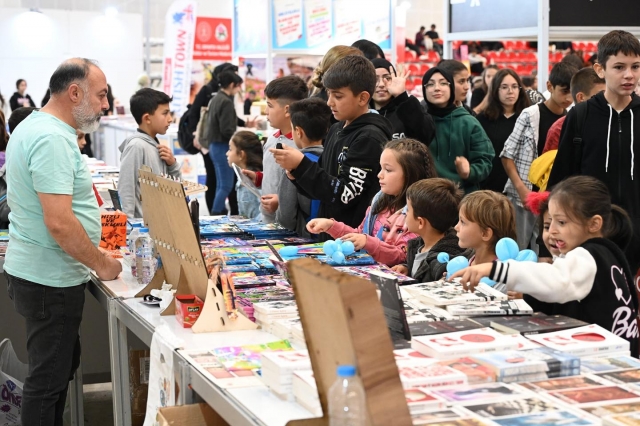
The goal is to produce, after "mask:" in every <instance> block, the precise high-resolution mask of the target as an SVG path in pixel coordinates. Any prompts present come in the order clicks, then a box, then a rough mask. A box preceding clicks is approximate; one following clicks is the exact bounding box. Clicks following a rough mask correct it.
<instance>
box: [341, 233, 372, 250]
mask: <svg viewBox="0 0 640 426" xmlns="http://www.w3.org/2000/svg"><path fill="white" fill-rule="evenodd" d="M340 238H342V241H351V242H352V243H353V248H354V249H355V250H356V251H357V250H362V249H363V248H364V246H365V244H367V235H366V234H355V233H351V234H347V235H343V236H342V237H340Z"/></svg>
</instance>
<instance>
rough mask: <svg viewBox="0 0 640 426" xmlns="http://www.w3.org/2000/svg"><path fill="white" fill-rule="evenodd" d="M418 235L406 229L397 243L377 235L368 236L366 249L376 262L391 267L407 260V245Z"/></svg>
mask: <svg viewBox="0 0 640 426" xmlns="http://www.w3.org/2000/svg"><path fill="white" fill-rule="evenodd" d="M416 237H417V235H416V234H414V233H412V232H408V231H405V232H403V233H402V234H401V235H399V236H398V239H397V240H396V242H395V244H390V243H387V242H385V241H381V240H379V239H378V238H376V237H370V236H367V242H366V244H365V245H364V249H365V250H366V251H367V253H369V254H370V255H371V257H373V259H374V260H375V261H376V262H380V263H384V264H385V265H387V266H389V267H393V266H396V265H399V264H401V263H405V262H406V261H407V245H408V243H409V240H412V239H414V238H416Z"/></svg>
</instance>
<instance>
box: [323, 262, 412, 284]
mask: <svg viewBox="0 0 640 426" xmlns="http://www.w3.org/2000/svg"><path fill="white" fill-rule="evenodd" d="M335 268H336V270H338V271H340V272H344V273H345V274H349V275H353V276H356V277H360V278H364V279H365V280H370V279H371V278H370V276H371V272H383V273H385V274H389V275H393V276H394V277H396V278H397V279H398V284H400V285H408V284H415V283H416V280H415V279H414V278H411V277H408V276H406V275H402V274H399V273H397V272H395V271H394V270H392V269H391V268H389V267H388V266H387V265H384V264H382V263H378V264H375V265H363V266H336V267H335Z"/></svg>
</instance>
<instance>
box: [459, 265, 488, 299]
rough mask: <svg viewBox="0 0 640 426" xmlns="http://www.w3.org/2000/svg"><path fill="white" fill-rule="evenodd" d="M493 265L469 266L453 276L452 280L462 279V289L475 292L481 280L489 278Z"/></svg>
mask: <svg viewBox="0 0 640 426" xmlns="http://www.w3.org/2000/svg"><path fill="white" fill-rule="evenodd" d="M492 267H493V263H482V264H480V265H474V266H469V267H468V268H464V269H463V270H461V271H458V272H456V273H455V274H453V275H452V276H451V278H450V279H451V280H452V279H454V278H460V283H461V284H462V287H463V288H464V289H465V290H467V291H470V292H471V291H474V290H475V289H476V287H477V286H478V284H479V283H480V280H481V279H482V278H484V277H488V276H489V274H490V273H491V268H492Z"/></svg>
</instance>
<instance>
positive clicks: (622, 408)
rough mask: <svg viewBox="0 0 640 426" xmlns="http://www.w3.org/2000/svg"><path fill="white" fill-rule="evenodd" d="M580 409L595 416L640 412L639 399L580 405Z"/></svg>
mask: <svg viewBox="0 0 640 426" xmlns="http://www.w3.org/2000/svg"><path fill="white" fill-rule="evenodd" d="M580 410H582V411H584V412H586V413H588V414H591V415H592V416H596V417H600V418H602V417H607V416H614V415H616V414H625V413H634V412H640V401H636V402H621V403H616V404H608V405H603V404H594V405H581V406H580Z"/></svg>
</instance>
